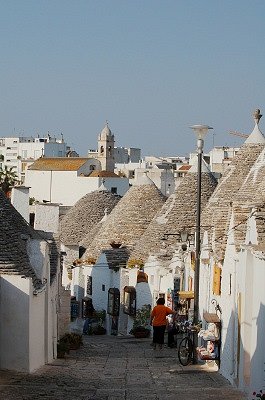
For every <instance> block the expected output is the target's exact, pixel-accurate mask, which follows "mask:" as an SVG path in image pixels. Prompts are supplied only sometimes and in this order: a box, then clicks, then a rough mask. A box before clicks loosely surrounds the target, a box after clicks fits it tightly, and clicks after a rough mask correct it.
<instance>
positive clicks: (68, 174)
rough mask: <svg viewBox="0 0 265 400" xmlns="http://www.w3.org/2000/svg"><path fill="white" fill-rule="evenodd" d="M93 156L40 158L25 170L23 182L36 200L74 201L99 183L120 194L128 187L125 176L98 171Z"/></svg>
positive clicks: (70, 203)
mask: <svg viewBox="0 0 265 400" xmlns="http://www.w3.org/2000/svg"><path fill="white" fill-rule="evenodd" d="M100 169H101V164H100V162H99V161H98V160H96V159H93V158H81V157H77V158H73V157H69V158H68V157H60V158H46V157H44V158H40V159H38V160H37V161H35V162H34V163H33V164H32V165H31V166H30V167H29V168H28V170H27V173H26V179H25V184H26V185H27V186H29V187H30V197H34V198H35V200H36V201H40V202H42V201H46V202H51V203H60V204H61V205H64V206H72V205H74V204H75V203H76V202H77V201H78V200H79V199H80V198H81V197H83V196H84V195H86V194H87V193H89V192H92V191H94V190H97V189H98V188H99V187H100V186H101V185H102V183H103V182H104V186H105V187H106V188H107V189H108V190H109V191H110V192H112V193H117V194H119V195H121V196H123V195H124V193H125V192H126V191H127V190H128V187H129V182H128V179H127V178H123V177H119V176H118V175H116V174H114V172H110V171H101V170H100Z"/></svg>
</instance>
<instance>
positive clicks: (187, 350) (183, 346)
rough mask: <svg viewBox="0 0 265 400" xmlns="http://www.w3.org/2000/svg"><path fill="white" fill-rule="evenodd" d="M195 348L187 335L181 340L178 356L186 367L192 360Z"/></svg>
mask: <svg viewBox="0 0 265 400" xmlns="http://www.w3.org/2000/svg"><path fill="white" fill-rule="evenodd" d="M192 354H193V348H192V341H191V339H190V338H188V337H185V338H184V339H182V340H181V342H180V344H179V348H178V358H179V362H180V364H181V365H183V366H184V367H185V366H186V365H188V364H190V362H191V360H192Z"/></svg>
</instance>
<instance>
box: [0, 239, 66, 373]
mask: <svg viewBox="0 0 265 400" xmlns="http://www.w3.org/2000/svg"><path fill="white" fill-rule="evenodd" d="M40 245H41V246H40ZM39 249H41V255H42V257H40V252H39ZM29 254H30V259H31V262H32V263H34V265H35V266H38V267H39V270H38V268H37V271H36V272H37V273H38V276H39V278H41V279H42V280H43V287H42V289H40V290H35V289H34V287H33V285H32V280H31V278H26V277H23V276H19V275H7V274H4V275H0V320H1V325H0V368H1V369H10V370H17V371H23V372H32V371H34V370H36V369H37V368H39V367H40V366H42V365H44V364H45V363H47V362H51V361H52V360H53V359H54V358H56V351H57V349H56V346H57V325H58V323H57V312H58V304H57V303H58V301H59V299H58V277H56V278H55V279H54V281H53V284H52V286H50V279H49V274H50V270H49V255H48V247H47V244H46V243H45V242H43V243H41V242H40V241H36V240H34V241H32V242H31V243H29ZM40 258H42V259H41V260H40ZM39 261H41V265H40V264H39ZM44 278H45V280H44Z"/></svg>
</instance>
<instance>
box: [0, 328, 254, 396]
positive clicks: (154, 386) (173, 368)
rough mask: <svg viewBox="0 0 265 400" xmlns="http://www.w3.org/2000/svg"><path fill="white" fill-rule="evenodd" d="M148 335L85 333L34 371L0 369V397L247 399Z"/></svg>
mask: <svg viewBox="0 0 265 400" xmlns="http://www.w3.org/2000/svg"><path fill="white" fill-rule="evenodd" d="M150 343H151V340H150V339H135V338H133V337H113V336H111V337H110V336H105V335H104V336H86V337H84V345H83V346H82V347H81V348H80V349H79V350H77V351H71V352H70V354H69V355H68V356H67V357H66V358H65V359H58V360H55V361H54V362H53V363H52V364H48V365H45V366H44V367H42V368H40V369H39V370H37V371H36V372H35V373H33V374H30V375H29V374H19V373H14V372H10V371H0V399H1V400H15V399H16V400H17V399H19V400H39V399H43V400H48V399H53V400H79V399H80V400H88V399H93V400H107V399H108V400H143V399H156V400H171V399H172V400H173V399H174V400H180V399H181V400H191V399H192V400H204V399H214V400H243V399H246V397H245V396H244V395H243V394H242V393H241V392H239V391H238V390H236V389H235V388H233V387H232V386H231V385H230V384H229V382H228V381H226V380H225V379H224V378H223V377H222V376H221V375H220V374H219V373H218V372H216V371H214V372H213V369H210V368H208V367H206V366H203V365H198V366H188V367H182V366H180V365H179V363H178V361H177V351H176V349H168V348H164V349H163V350H162V352H161V354H160V353H159V354H158V352H157V351H154V350H153V349H152V347H151V346H150Z"/></svg>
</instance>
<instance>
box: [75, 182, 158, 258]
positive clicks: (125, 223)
mask: <svg viewBox="0 0 265 400" xmlns="http://www.w3.org/2000/svg"><path fill="white" fill-rule="evenodd" d="M164 203H165V196H163V194H162V193H161V192H160V190H159V189H158V188H157V187H156V186H155V184H154V183H153V182H152V181H151V179H149V178H147V177H146V179H145V178H144V181H143V183H142V184H139V185H135V186H132V187H131V188H130V189H129V190H128V191H127V193H126V194H125V195H124V196H123V198H122V199H121V200H120V202H119V203H118V204H117V206H116V207H115V208H114V209H113V211H112V212H111V213H110V215H109V216H108V218H107V220H106V221H105V222H104V223H103V224H102V227H101V228H100V230H99V232H98V234H97V235H96V236H95V238H94V240H93V241H92V242H91V243H90V245H89V247H88V248H87V250H86V252H85V254H84V256H83V258H84V259H86V258H87V257H93V258H97V257H98V255H99V254H100V251H101V250H103V249H104V250H105V249H109V248H111V246H110V243H111V242H117V243H121V245H122V246H127V247H128V250H129V251H131V249H132V248H133V246H134V245H135V243H136V242H137V240H138V239H139V238H140V237H141V236H142V234H143V233H144V231H145V229H146V228H147V226H148V224H149V223H150V221H151V220H152V219H153V217H154V215H155V214H156V213H157V211H158V210H160V209H161V207H162V206H163V204H164Z"/></svg>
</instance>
